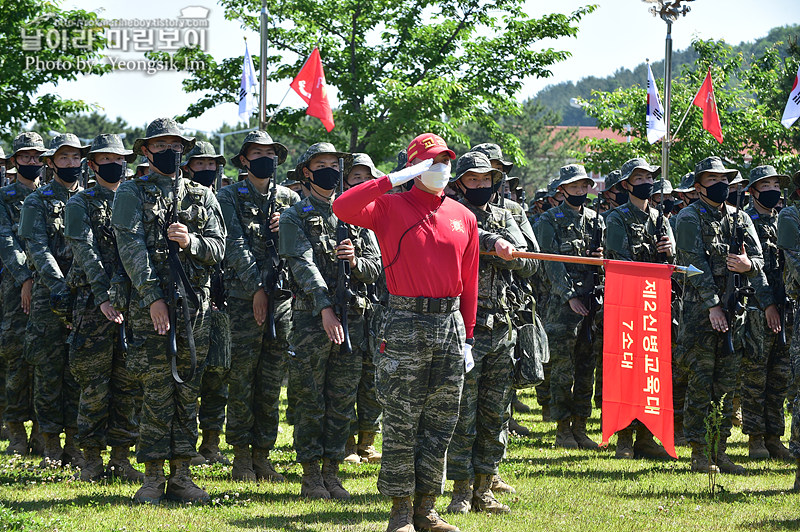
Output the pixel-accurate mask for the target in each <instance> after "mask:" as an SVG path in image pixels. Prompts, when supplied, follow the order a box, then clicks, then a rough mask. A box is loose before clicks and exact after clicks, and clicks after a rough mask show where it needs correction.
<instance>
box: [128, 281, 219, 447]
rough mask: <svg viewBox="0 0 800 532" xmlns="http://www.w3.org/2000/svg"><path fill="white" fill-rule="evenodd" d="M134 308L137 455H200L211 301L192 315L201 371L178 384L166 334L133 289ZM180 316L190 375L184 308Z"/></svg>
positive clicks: (183, 362)
mask: <svg viewBox="0 0 800 532" xmlns="http://www.w3.org/2000/svg"><path fill="white" fill-rule="evenodd" d="M130 308H131V310H130V312H129V314H130V316H129V320H130V332H131V334H130V337H129V339H128V356H127V368H128V371H130V372H131V374H132V375H133V376H134V377H136V378H138V379H140V380H141V382H142V388H143V399H142V410H141V415H140V418H139V445H138V448H137V451H136V459H137V460H138V461H139V462H151V461H154V460H169V459H172V458H178V457H181V458H184V457H193V456H196V455H197V452H196V450H195V447H196V445H197V396H198V393H199V391H200V383H201V382H202V379H203V370H204V369H205V362H206V356H207V355H208V343H209V336H208V331H209V326H208V319H207V318H206V314H207V313H208V302H207V301H206V302H204V305H203V309H202V310H201V311H199V312H195V311H194V310H193V311H192V314H191V315H192V320H193V332H194V334H193V336H194V342H195V347H196V352H197V371H196V372H195V374H194V378H192V379H191V380H190V381H188V382H185V383H184V384H178V383H176V382H175V380H174V379H173V378H172V373H171V370H170V360H169V357H168V356H167V336H160V335H159V334H158V333H156V332H155V331H154V330H153V320H152V319H151V318H150V309H149V308H148V307H146V306H145V307H142V306H141V305H140V302H139V298H138V294H137V293H136V292H135V291H134V293H133V294H132V295H131V304H130ZM177 321H178V326H177V331H176V334H177V344H178V372H179V374H180V375H181V376H186V375H187V374H188V372H189V346H188V344H187V340H186V330H185V327H184V323H183V319H182V318H181V317H180V312H179V313H178V320H177Z"/></svg>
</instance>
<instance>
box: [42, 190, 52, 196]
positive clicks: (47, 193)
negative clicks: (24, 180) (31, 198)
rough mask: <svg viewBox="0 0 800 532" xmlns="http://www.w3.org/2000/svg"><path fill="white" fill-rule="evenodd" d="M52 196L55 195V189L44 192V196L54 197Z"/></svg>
mask: <svg viewBox="0 0 800 532" xmlns="http://www.w3.org/2000/svg"><path fill="white" fill-rule="evenodd" d="M52 195H53V189H52V188H48V189H46V190H43V191H42V196H52Z"/></svg>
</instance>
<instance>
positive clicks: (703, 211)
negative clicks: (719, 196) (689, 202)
mask: <svg viewBox="0 0 800 532" xmlns="http://www.w3.org/2000/svg"><path fill="white" fill-rule="evenodd" d="M697 210H698V211H700V212H702V213H703V214H705V213H706V208H705V207H703V206H702V205H701V206H699V207H697Z"/></svg>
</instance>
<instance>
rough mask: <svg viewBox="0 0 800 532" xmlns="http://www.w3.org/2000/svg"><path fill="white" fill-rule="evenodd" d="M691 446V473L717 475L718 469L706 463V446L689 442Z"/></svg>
mask: <svg viewBox="0 0 800 532" xmlns="http://www.w3.org/2000/svg"><path fill="white" fill-rule="evenodd" d="M691 445H692V471H694V472H696V473H719V468H718V467H717V466H715V465H713V464H709V463H708V456H706V446H705V445H703V444H702V443H695V442H691Z"/></svg>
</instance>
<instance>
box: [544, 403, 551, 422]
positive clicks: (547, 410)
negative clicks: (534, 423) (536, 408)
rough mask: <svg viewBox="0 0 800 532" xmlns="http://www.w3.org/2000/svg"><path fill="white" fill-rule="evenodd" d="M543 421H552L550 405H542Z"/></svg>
mask: <svg viewBox="0 0 800 532" xmlns="http://www.w3.org/2000/svg"><path fill="white" fill-rule="evenodd" d="M542 421H544V422H547V421H552V420H551V419H550V405H542Z"/></svg>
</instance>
